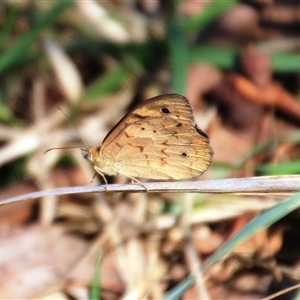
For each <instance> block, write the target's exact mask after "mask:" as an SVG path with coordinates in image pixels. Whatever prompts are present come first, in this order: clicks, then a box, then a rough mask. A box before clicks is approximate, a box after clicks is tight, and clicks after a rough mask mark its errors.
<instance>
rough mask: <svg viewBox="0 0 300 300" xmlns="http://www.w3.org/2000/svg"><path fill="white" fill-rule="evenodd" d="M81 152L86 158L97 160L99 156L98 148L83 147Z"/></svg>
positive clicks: (92, 160)
mask: <svg viewBox="0 0 300 300" xmlns="http://www.w3.org/2000/svg"><path fill="white" fill-rule="evenodd" d="M80 150H81V154H82V156H83V158H84V159H86V160H89V161H91V162H95V161H96V160H97V157H98V150H99V149H98V148H89V149H88V148H81V149H80Z"/></svg>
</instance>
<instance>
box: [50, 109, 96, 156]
mask: <svg viewBox="0 0 300 300" xmlns="http://www.w3.org/2000/svg"><path fill="white" fill-rule="evenodd" d="M58 109H59V110H60V111H61V112H62V113H63V114H64V116H65V117H66V119H67V120H68V121H69V122H70V123H71V124H72V126H73V128H74V129H75V131H76V132H77V134H78V136H79V137H80V139H81V140H82V142H83V143H84V146H85V148H86V149H89V148H90V147H89V146H88V144H87V143H86V141H85V140H84V138H83V137H82V135H81V134H80V132H79V130H78V129H77V128H76V126H75V125H74V123H73V122H72V121H71V119H70V118H69V117H68V116H67V114H66V113H65V112H64V111H63V110H62V109H61V108H60V107H58ZM69 148H80V147H69ZM51 149H54V148H51ZM51 149H49V150H51ZM58 149H66V148H58ZM47 151H48V150H47ZM47 151H46V152H47Z"/></svg>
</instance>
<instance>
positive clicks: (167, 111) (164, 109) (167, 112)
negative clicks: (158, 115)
mask: <svg viewBox="0 0 300 300" xmlns="http://www.w3.org/2000/svg"><path fill="white" fill-rule="evenodd" d="M160 111H161V112H162V113H163V114H169V113H170V110H169V109H168V108H167V107H162V108H161V109H160Z"/></svg>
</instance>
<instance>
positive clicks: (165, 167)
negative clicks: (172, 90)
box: [82, 94, 213, 183]
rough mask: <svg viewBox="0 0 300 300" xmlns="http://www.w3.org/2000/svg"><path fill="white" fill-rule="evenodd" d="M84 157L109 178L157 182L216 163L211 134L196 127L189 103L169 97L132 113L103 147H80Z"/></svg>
mask: <svg viewBox="0 0 300 300" xmlns="http://www.w3.org/2000/svg"><path fill="white" fill-rule="evenodd" d="M82 154H83V156H84V158H85V159H87V160H89V161H91V162H92V163H93V165H94V168H95V170H96V171H97V172H98V173H99V174H100V175H101V176H102V177H103V178H104V180H105V182H106V183H107V181H106V179H105V176H104V175H105V174H106V175H117V174H123V175H125V176H127V177H129V178H131V179H133V180H135V181H137V182H139V181H138V180H137V179H135V177H141V178H148V179H157V180H179V179H189V178H193V177H196V176H198V175H200V174H202V173H203V172H205V171H206V170H207V169H208V168H209V166H210V165H211V162H212V156H213V150H212V149H211V147H210V146H209V141H208V136H207V135H206V133H204V132H203V131H202V130H201V129H199V128H198V127H197V124H196V122H195V120H194V116H193V110H192V107H191V105H190V103H189V102H188V100H187V99H186V98H185V97H183V96H181V95H177V94H166V95H161V96H157V97H154V98H151V99H149V100H146V101H144V102H142V103H140V104H139V105H137V106H136V107H135V108H133V109H132V110H131V111H129V112H128V113H127V114H126V115H125V116H124V117H123V118H122V119H121V120H120V121H119V123H118V124H117V125H116V126H115V127H114V128H113V129H112V130H111V131H110V132H109V133H108V134H107V136H106V137H105V139H104V140H103V143H102V145H101V146H100V147H97V148H89V149H82Z"/></svg>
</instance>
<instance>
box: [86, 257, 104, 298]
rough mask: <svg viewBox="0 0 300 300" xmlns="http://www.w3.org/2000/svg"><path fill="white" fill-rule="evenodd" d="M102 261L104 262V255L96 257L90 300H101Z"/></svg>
mask: <svg viewBox="0 0 300 300" xmlns="http://www.w3.org/2000/svg"><path fill="white" fill-rule="evenodd" d="M101 261H102V253H100V254H98V255H97V257H96V261H95V267H94V273H93V280H92V285H91V289H90V295H89V300H100V299H101V287H100V286H99V281H100V264H101Z"/></svg>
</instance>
